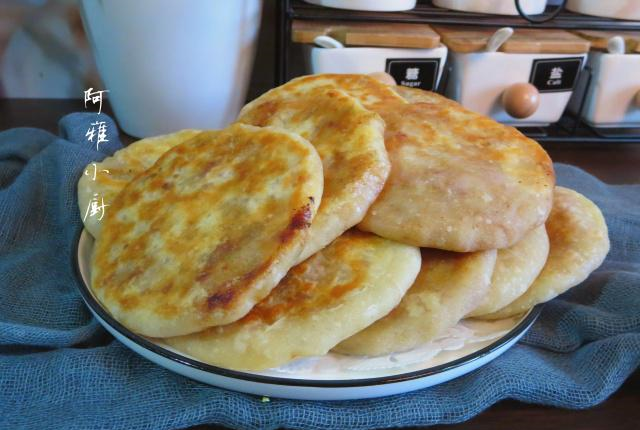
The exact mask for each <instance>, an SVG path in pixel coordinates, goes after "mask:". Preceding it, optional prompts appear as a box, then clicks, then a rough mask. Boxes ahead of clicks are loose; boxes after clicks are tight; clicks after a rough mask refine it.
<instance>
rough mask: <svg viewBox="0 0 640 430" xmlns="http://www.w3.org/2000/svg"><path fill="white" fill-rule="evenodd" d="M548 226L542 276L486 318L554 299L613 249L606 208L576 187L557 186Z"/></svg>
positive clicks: (511, 312)
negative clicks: (545, 258) (606, 218)
mask: <svg viewBox="0 0 640 430" xmlns="http://www.w3.org/2000/svg"><path fill="white" fill-rule="evenodd" d="M546 227H547V234H548V235H549V243H550V247H549V258H548V260H547V263H546V264H545V266H544V268H543V269H542V272H541V273H540V275H539V276H538V278H537V279H536V280H535V281H534V282H533V284H532V285H531V286H530V287H529V289H528V290H527V291H526V292H525V293H524V294H523V295H522V296H520V297H518V298H517V299H516V300H515V301H514V302H512V303H510V304H509V305H507V306H506V307H504V308H502V309H500V310H498V311H497V312H494V313H492V314H489V315H484V316H483V317H482V318H486V319H498V318H506V317H509V316H512V315H517V314H519V313H522V312H525V311H527V310H528V309H530V308H532V307H533V306H535V305H537V304H538V303H544V302H547V301H549V300H551V299H553V298H554V297H556V296H558V295H560V294H562V293H564V292H565V291H567V290H568V289H569V288H571V287H573V286H576V285H578V284H579V283H581V282H582V281H584V280H585V279H586V278H587V277H588V276H589V274H590V273H591V272H593V271H594V270H596V269H597V268H598V267H599V266H600V264H602V262H603V261H604V258H605V257H606V256H607V253H608V252H609V233H608V230H607V224H606V223H605V220H604V217H603V216H602V212H600V209H598V207H597V206H596V205H595V204H594V203H593V202H592V201H591V200H589V199H587V198H586V197H584V196H583V195H582V194H580V193H577V192H576V191H573V190H570V189H568V188H563V187H556V189H555V193H554V198H553V209H552V210H551V215H550V216H549V220H548V221H547V223H546Z"/></svg>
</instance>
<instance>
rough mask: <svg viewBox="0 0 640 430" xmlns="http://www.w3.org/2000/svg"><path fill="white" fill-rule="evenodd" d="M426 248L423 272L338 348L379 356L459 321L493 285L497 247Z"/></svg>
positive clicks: (429, 337)
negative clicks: (397, 299)
mask: <svg viewBox="0 0 640 430" xmlns="http://www.w3.org/2000/svg"><path fill="white" fill-rule="evenodd" d="M421 252H422V267H421V269H420V273H419V274H418V277H417V278H416V280H415V282H414V284H413V285H412V286H411V288H410V289H409V291H407V294H405V296H404V297H403V298H402V301H401V302H400V304H399V305H398V306H397V307H396V308H395V309H393V311H391V312H390V313H389V314H388V315H387V316H386V317H384V318H382V319H380V320H379V321H376V322H375V323H373V324H372V325H370V326H369V327H367V328H365V329H364V330H362V331H361V332H359V333H357V334H355V335H354V336H352V337H350V338H348V339H346V340H344V341H342V342H341V343H340V344H338V346H336V347H335V348H334V351H335V352H339V353H342V354H349V355H369V356H376V355H384V354H390V353H393V352H400V351H406V350H409V349H411V348H414V347H416V346H418V345H421V344H424V343H426V342H429V341H431V340H433V339H435V338H437V337H438V336H441V335H442V334H444V332H445V331H446V330H447V329H448V328H449V327H452V326H454V325H456V324H457V323H458V321H459V320H460V319H462V318H463V317H464V316H465V315H466V314H467V313H469V311H471V310H472V309H473V308H474V307H475V306H476V304H477V302H478V300H480V299H481V298H482V297H484V295H485V294H486V293H487V291H488V290H489V285H490V283H491V273H492V272H493V268H494V266H495V262H496V251H495V250H489V251H479V252H472V253H459V252H450V251H441V250H436V249H426V248H424V249H422V250H421Z"/></svg>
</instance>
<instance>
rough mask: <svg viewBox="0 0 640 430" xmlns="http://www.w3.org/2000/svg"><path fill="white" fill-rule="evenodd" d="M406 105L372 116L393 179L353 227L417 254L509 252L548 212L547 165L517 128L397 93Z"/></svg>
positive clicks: (429, 97) (425, 96) (550, 179)
mask: <svg viewBox="0 0 640 430" xmlns="http://www.w3.org/2000/svg"><path fill="white" fill-rule="evenodd" d="M397 91H398V92H400V93H401V94H403V95H405V96H406V95H407V94H409V95H410V96H407V98H408V99H409V100H410V101H411V102H412V103H410V104H404V105H402V104H397V103H396V104H389V105H387V106H384V107H382V108H378V109H376V111H377V112H378V113H379V114H380V115H381V116H382V118H383V119H384V120H385V123H386V131H385V145H386V147H387V151H388V152H389V159H390V161H391V173H390V175H389V178H388V180H387V183H386V184H385V187H384V189H383V190H382V193H380V196H379V197H378V199H377V200H376V201H375V202H374V204H373V205H372V206H371V207H370V208H369V212H368V213H367V215H366V216H365V218H364V219H363V221H362V222H361V223H360V224H359V225H358V228H360V229H362V230H366V231H370V232H373V233H376V234H378V235H380V236H383V237H387V238H389V239H394V240H397V241H400V242H403V243H408V244H412V245H416V246H421V247H432V248H438V249H446V250H451V251H459V252H469V251H477V250H485V249H497V248H505V247H508V246H511V245H513V244H515V243H516V242H518V241H519V240H520V239H522V238H523V237H524V235H525V234H526V233H527V232H529V231H531V230H532V229H534V228H536V227H538V226H539V225H542V224H543V223H544V221H545V220H546V219H547V216H548V214H549V211H550V209H551V201H552V194H553V186H554V183H555V175H554V172H553V166H552V164H551V159H550V158H549V156H548V155H547V153H546V152H545V151H544V150H543V149H542V148H541V147H540V145H538V144H537V143H536V142H535V141H533V140H531V139H529V138H527V137H525V136H523V135H522V134H521V133H520V132H519V131H517V130H516V129H515V128H512V127H508V126H505V125H502V124H499V123H497V122H496V121H494V120H492V119H490V118H486V117H484V116H481V115H479V114H476V113H473V112H471V111H469V110H466V109H464V108H463V107H462V106H460V105H459V104H457V103H455V102H453V101H451V100H448V99H446V98H444V97H442V96H439V95H437V94H434V93H429V92H426V91H421V90H409V89H404V88H402V87H397Z"/></svg>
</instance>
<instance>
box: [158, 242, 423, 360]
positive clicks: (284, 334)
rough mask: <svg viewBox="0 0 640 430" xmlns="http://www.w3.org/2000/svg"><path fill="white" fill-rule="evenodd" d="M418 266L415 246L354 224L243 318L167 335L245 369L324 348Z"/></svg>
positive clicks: (396, 295)
mask: <svg viewBox="0 0 640 430" xmlns="http://www.w3.org/2000/svg"><path fill="white" fill-rule="evenodd" d="M419 269H420V252H419V250H418V249H417V248H414V247H412V246H408V245H403V244H399V243H396V242H393V241H390V240H387V239H382V238H380V237H377V236H375V235H372V234H369V233H363V232H359V231H357V230H352V231H349V232H346V233H345V234H343V235H342V236H340V237H339V238H337V239H336V240H335V241H334V242H333V243H331V244H330V245H329V246H327V247H326V248H324V249H322V250H321V251H320V252H318V253H317V254H315V255H313V256H312V257H311V258H309V259H307V260H306V261H304V262H303V263H301V264H299V265H297V266H295V267H294V268H292V269H291V270H290V271H289V273H288V274H287V276H286V277H285V278H284V279H283V280H282V282H280V284H279V285H278V286H277V287H276V288H275V289H274V290H273V291H272V292H271V294H269V296H267V298H266V299H264V300H263V301H261V302H260V303H258V304H257V305H256V306H255V307H254V308H253V309H252V310H251V312H249V313H248V314H247V315H246V316H245V317H244V318H242V319H241V320H239V321H237V322H235V323H233V324H229V325H225V326H220V327H212V328H209V329H207V330H205V331H202V332H200V333H195V334H192V335H189V336H180V337H175V338H169V339H164V341H165V342H166V343H167V344H169V345H170V346H172V347H173V348H176V349H178V350H179V351H182V352H184V353H186V354H188V355H190V356H193V357H195V358H197V359H199V360H202V361H204V362H206V363H211V364H214V365H217V366H222V367H227V368H231V369H240V370H261V369H265V368H269V367H276V366H279V365H282V364H285V363H287V362H289V361H291V360H293V359H295V358H299V357H306V356H313V355H322V354H325V353H327V352H328V351H329V350H330V349H331V348H332V347H333V346H335V345H336V344H337V343H338V342H340V341H341V340H343V339H345V338H347V337H349V336H351V335H353V334H355V333H356V332H358V331H360V330H362V329H363V328H364V327H366V326H368V325H369V324H371V323H372V322H374V321H375V320H377V319H378V318H381V317H383V316H384V315H386V314H387V313H388V312H389V311H390V310H391V309H393V307H394V306H396V305H397V304H398V302H399V301H400V299H401V298H402V296H403V295H404V293H405V292H406V290H407V289H408V288H409V286H410V285H411V284H412V282H413V281H414V279H415V277H416V275H417V273H418V271H419Z"/></svg>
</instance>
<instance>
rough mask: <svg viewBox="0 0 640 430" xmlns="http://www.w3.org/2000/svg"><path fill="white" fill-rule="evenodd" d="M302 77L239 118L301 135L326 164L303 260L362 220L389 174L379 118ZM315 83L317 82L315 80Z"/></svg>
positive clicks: (336, 91)
mask: <svg viewBox="0 0 640 430" xmlns="http://www.w3.org/2000/svg"><path fill="white" fill-rule="evenodd" d="M303 82H306V81H305V78H302V79H298V80H294V81H291V82H289V83H287V84H285V85H283V86H281V87H278V88H275V89H274V90H271V91H269V92H267V93H266V94H264V95H262V96H261V97H259V98H258V99H256V100H254V101H252V102H251V103H249V104H248V105H247V106H245V107H244V108H243V109H242V111H241V112H240V115H239V117H238V121H239V122H242V123H247V124H252V125H257V126H275V127H279V128H282V129H285V130H288V131H291V132H294V133H297V134H299V135H301V136H302V137H304V138H306V139H308V140H309V141H310V142H311V143H312V144H313V145H314V146H315V148H316V150H317V151H318V153H319V154H320V158H321V159H322V164H323V168H324V193H323V197H322V203H321V205H320V208H319V209H318V214H317V216H316V218H315V219H314V221H313V223H312V224H311V228H310V230H309V241H308V242H307V245H306V246H305V249H304V250H303V252H302V253H301V255H300V257H299V261H302V260H304V259H306V258H308V257H309V256H311V255H312V254H314V253H315V252H317V251H318V250H320V249H322V248H323V247H325V246H326V245H328V244H329V243H331V241H333V240H334V239H335V238H336V237H338V236H339V235H340V234H342V233H343V232H344V231H346V230H347V229H348V228H350V227H352V226H354V225H356V224H357V223H358V222H360V221H361V220H362V218H363V217H364V214H365V212H366V211H367V209H368V208H369V206H370V205H371V203H372V202H373V201H374V200H375V198H376V197H377V196H378V194H379V193H380V190H381V189H382V186H383V185H384V182H385V180H386V179H387V176H388V174H389V160H388V158H387V152H386V151H385V147H384V123H383V122H382V119H381V118H380V117H379V116H378V115H377V114H375V113H374V112H371V111H369V110H367V109H365V108H364V107H363V106H362V104H361V103H359V102H358V100H357V99H355V98H353V97H351V96H350V95H348V94H347V93H346V92H344V91H342V90H339V89H336V88H333V87H331V86H327V85H325V84H322V85H320V86H318V87H314V86H313V84H312V83H309V84H308V85H306V86H302V88H300V84H301V83H303ZM313 82H315V81H313Z"/></svg>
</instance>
